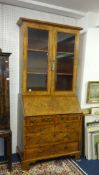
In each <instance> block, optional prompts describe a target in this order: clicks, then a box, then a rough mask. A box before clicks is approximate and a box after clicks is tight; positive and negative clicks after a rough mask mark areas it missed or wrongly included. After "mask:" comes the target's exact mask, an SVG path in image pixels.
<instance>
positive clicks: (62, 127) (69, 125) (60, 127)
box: [55, 121, 81, 132]
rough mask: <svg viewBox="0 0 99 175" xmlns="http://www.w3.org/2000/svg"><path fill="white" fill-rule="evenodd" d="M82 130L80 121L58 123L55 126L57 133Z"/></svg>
mask: <svg viewBox="0 0 99 175" xmlns="http://www.w3.org/2000/svg"><path fill="white" fill-rule="evenodd" d="M80 128H81V122H80V121H75V122H74V121H72V122H66V123H57V124H56V125H55V132H65V131H67V130H68V129H73V130H74V129H75V130H78V131H79V130H80Z"/></svg>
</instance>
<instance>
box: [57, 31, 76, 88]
mask: <svg viewBox="0 0 99 175" xmlns="http://www.w3.org/2000/svg"><path fill="white" fill-rule="evenodd" d="M74 41H75V36H74V35H73V34H68V33H62V32H59V33H58V34H57V53H56V60H57V64H56V83H55V90H57V91H59V90H64V91H65V90H72V81H73V65H74Z"/></svg>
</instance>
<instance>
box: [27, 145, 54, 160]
mask: <svg viewBox="0 0 99 175" xmlns="http://www.w3.org/2000/svg"><path fill="white" fill-rule="evenodd" d="M53 154H54V149H53V145H52V146H44V147H42V146H40V147H38V148H34V149H25V151H24V159H25V160H26V159H28V160H29V159H38V158H41V159H42V158H48V157H49V156H51V155H53Z"/></svg>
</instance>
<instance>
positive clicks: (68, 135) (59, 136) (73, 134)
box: [54, 130, 79, 143]
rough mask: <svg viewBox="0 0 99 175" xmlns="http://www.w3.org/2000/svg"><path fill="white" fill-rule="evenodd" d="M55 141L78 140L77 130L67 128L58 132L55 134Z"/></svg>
mask: <svg viewBox="0 0 99 175" xmlns="http://www.w3.org/2000/svg"><path fill="white" fill-rule="evenodd" d="M54 140H55V142H62V141H64V142H67V143H68V142H75V141H79V132H78V131H74V130H69V131H67V132H59V133H56V134H55V139H54Z"/></svg>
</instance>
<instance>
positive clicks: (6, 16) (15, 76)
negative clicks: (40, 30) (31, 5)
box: [0, 4, 77, 155]
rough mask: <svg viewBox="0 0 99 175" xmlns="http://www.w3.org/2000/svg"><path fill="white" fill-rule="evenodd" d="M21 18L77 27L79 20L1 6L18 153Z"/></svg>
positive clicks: (0, 24)
mask: <svg viewBox="0 0 99 175" xmlns="http://www.w3.org/2000/svg"><path fill="white" fill-rule="evenodd" d="M19 17H26V18H33V19H39V20H45V21H51V22H55V23H62V24H69V25H74V26H76V24H77V20H76V19H73V18H69V17H64V16H59V15H55V14H51V13H43V12H39V11H34V10H29V9H25V8H20V7H16V6H10V5H4V4H0V41H1V43H0V47H1V48H2V51H3V52H11V53H12V55H11V56H10V77H11V78H10V111H11V115H10V116H11V130H12V148H13V153H15V152H16V145H17V116H18V111H17V100H18V93H19V59H20V58H19V49H20V48H19V26H17V24H16V23H17V21H18V19H19ZM2 144H3V142H2V140H0V155H2V154H3V145H2Z"/></svg>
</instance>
